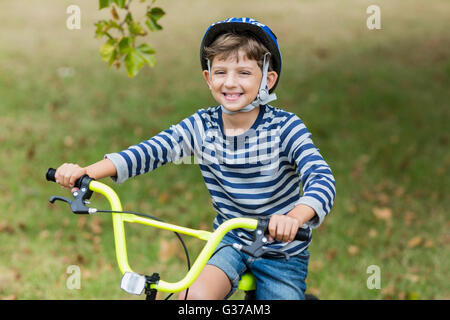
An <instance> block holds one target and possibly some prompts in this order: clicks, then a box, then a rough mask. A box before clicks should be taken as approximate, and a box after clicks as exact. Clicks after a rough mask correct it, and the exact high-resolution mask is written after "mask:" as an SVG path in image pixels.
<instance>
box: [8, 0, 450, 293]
mask: <svg viewBox="0 0 450 320" xmlns="http://www.w3.org/2000/svg"><path fill="white" fill-rule="evenodd" d="M157 3H158V4H159V5H160V6H162V7H163V8H164V10H165V11H166V13H167V15H166V16H165V17H164V18H162V19H161V21H160V23H161V24H162V25H163V27H164V30H162V31H161V32H158V33H154V34H151V35H150V36H149V37H148V42H150V44H151V45H152V46H153V47H154V48H155V49H156V51H157V56H156V58H157V65H156V67H155V68H153V69H149V68H146V69H144V70H143V71H142V72H141V73H140V74H139V75H138V76H137V77H136V78H134V79H130V78H128V77H127V76H126V72H125V70H124V68H121V69H120V70H115V69H108V68H107V65H106V64H105V63H104V62H103V61H102V60H101V59H100V57H99V54H98V50H99V47H100V46H101V44H102V43H103V41H101V40H97V39H95V38H94V31H95V28H94V25H93V24H94V22H95V21H97V20H99V19H100V18H101V17H104V16H105V15H106V16H107V15H108V14H107V12H99V11H98V9H97V1H88V0H83V1H81V0H77V1H56V0H53V1H52V0H43V1H39V3H33V4H29V3H28V2H27V1H24V0H22V1H9V2H6V3H3V4H2V10H0V21H2V22H1V25H2V36H1V41H0V150H1V153H0V177H1V182H0V208H1V211H2V212H1V214H0V298H2V299H134V298H135V297H134V296H129V295H127V294H126V293H124V292H123V291H121V290H120V288H119V286H120V279H121V276H120V273H119V270H118V268H117V266H116V262H115V253H114V246H113V236H112V224H111V217H110V216H108V215H107V214H106V215H102V214H99V215H98V216H93V217H84V216H83V217H80V216H75V215H73V214H71V212H70V211H69V210H68V207H67V206H65V205H63V204H62V203H57V204H55V205H50V204H49V203H48V198H49V197H50V196H51V195H55V194H58V195H63V196H69V195H70V194H69V193H68V192H67V191H66V190H63V189H61V188H60V187H59V186H58V185H56V184H52V183H48V182H46V181H45V178H44V175H45V172H46V170H47V168H48V167H57V166H59V165H60V164H62V163H63V162H74V163H79V164H80V165H88V164H90V163H93V162H95V161H98V160H100V159H102V158H103V155H104V154H105V153H109V152H114V151H120V150H122V149H125V148H127V147H128V146H130V145H132V144H135V143H138V142H140V141H142V140H145V139H148V138H149V137H151V136H152V135H154V134H156V133H158V132H159V131H161V130H163V129H166V128H167V127H168V126H170V125H171V124H175V123H177V122H179V121H180V120H182V119H183V118H185V117H187V116H189V115H191V114H192V113H194V112H195V111H196V110H197V109H199V108H206V107H209V106H211V105H214V104H215V101H214V100H213V99H212V97H211V96H210V93H209V90H208V89H207V87H206V85H205V84H204V82H203V79H202V77H201V70H200V65H199V58H198V50H199V45H200V41H201V37H202V36H203V32H204V31H205V29H206V27H207V26H209V24H211V23H212V22H214V21H217V20H221V19H223V18H226V17H229V16H238V17H240V16H252V17H255V18H256V19H258V20H260V21H261V22H263V23H266V24H267V25H269V26H270V27H271V28H272V30H274V32H275V33H276V34H277V36H278V40H279V43H280V46H281V48H282V53H283V63H284V66H283V73H282V76H281V81H280V84H279V86H278V88H277V95H278V97H279V98H278V100H277V101H275V102H274V103H273V105H274V106H277V107H281V108H283V109H285V110H288V111H291V112H295V113H296V114H298V115H299V116H300V117H301V118H302V120H303V121H304V122H305V124H306V125H307V127H308V129H309V130H310V131H311V132H312V135H313V136H312V137H313V140H314V142H315V144H316V145H317V146H318V147H319V148H320V151H321V153H322V155H323V156H324V158H325V159H326V160H327V162H328V163H329V164H330V166H331V168H332V170H333V173H334V176H335V178H336V183H337V197H336V202H335V205H334V208H333V210H332V212H331V213H330V214H329V216H328V217H327V218H326V220H325V222H324V223H323V225H322V226H321V227H320V228H319V229H317V230H315V231H314V234H313V242H312V244H311V247H310V252H311V259H310V267H309V275H308V280H307V284H308V291H309V292H311V293H314V294H316V295H318V296H319V297H320V298H321V299H449V298H450V282H449V280H448V276H445V274H447V273H446V272H448V270H449V269H450V256H449V252H450V250H449V249H450V246H449V244H450V234H449V227H450V223H449V211H448V206H449V197H448V195H449V191H450V188H449V185H450V184H449V182H448V175H449V165H450V153H449V138H450V136H449V131H448V123H449V120H450V90H449V88H450V34H449V32H448V30H449V29H450V20H449V19H448V17H449V16H450V3H448V1H446V0H434V1H432V2H431V1H430V2H423V1H419V0H408V1H387V0H380V1H378V2H377V4H378V5H379V6H380V8H381V19H382V20H381V21H382V29H381V30H369V29H367V27H366V19H367V17H368V14H366V8H367V7H368V6H369V5H371V4H373V3H372V2H371V1H356V0H352V1H350V0H345V1H331V0H319V1H309V0H305V1H294V0H286V1H283V5H281V4H279V3H276V2H269V1H264V2H263V3H264V5H261V3H262V2H261V1H256V0H255V1H246V2H243V1H235V0H231V1H226V2H222V1H214V2H213V1H206V0H202V1H182V2H181V1H175V0H170V1H169V0H168V1H158V2H157ZM70 4H78V5H79V6H80V8H81V13H82V21H81V27H82V28H81V30H72V31H71V30H68V29H67V28H66V19H67V17H68V14H66V8H67V6H69V5H70ZM206 13H207V14H206ZM445 128H447V129H445ZM104 182H105V183H107V184H109V185H111V186H113V187H114V188H115V190H116V191H117V192H118V194H119V195H120V197H121V199H122V203H123V205H124V208H125V209H128V210H135V211H141V212H147V213H150V214H152V215H156V216H158V217H161V218H163V219H165V220H167V221H169V222H172V223H175V224H179V225H183V226H188V227H192V228H199V229H205V230H211V228H212V221H213V219H214V216H215V214H214V211H213V208H212V205H211V202H210V199H209V196H208V193H207V190H206V188H205V186H204V183H203V180H202V177H201V174H200V170H199V168H198V167H197V166H195V165H174V164H172V165H167V166H164V167H162V168H159V169H158V170H156V171H154V172H152V173H149V174H147V175H144V176H139V177H136V178H135V179H133V180H130V181H127V182H126V183H124V184H123V185H120V186H115V185H114V184H113V183H112V181H110V180H105V181H104ZM92 203H93V205H95V206H96V207H98V208H106V207H107V203H106V202H105V200H104V199H102V198H100V197H99V196H95V197H94V198H93V199H92ZM446 208H447V209H446ZM127 234H128V244H129V260H130V264H131V266H132V267H133V268H134V269H135V270H136V271H139V272H142V273H147V274H151V273H153V272H159V273H160V274H161V277H162V278H163V279H166V280H167V281H177V280H179V279H180V278H181V277H182V276H183V275H184V272H185V270H186V266H185V261H184V258H183V251H182V248H181V246H180V245H179V244H178V242H177V240H176V238H175V237H174V236H173V235H172V234H171V233H167V232H164V231H155V230H152V229H150V228H147V227H143V226H135V225H130V226H127ZM185 239H186V240H187V243H188V246H189V248H190V253H191V258H194V257H195V255H196V253H198V251H199V250H200V248H201V246H202V244H203V242H201V241H200V240H195V239H190V238H186V237H185ZM71 265H77V266H79V267H80V270H81V288H80V289H79V290H70V289H68V288H67V285H66V282H67V280H68V279H69V277H70V274H69V273H67V268H68V267H69V266H71ZM371 265H375V266H378V267H379V268H380V271H381V288H380V289H368V287H367V279H368V278H369V277H370V275H371V274H369V273H367V268H368V267H369V266H371ZM163 297H164V295H163ZM233 298H236V299H237V298H242V294H241V293H238V294H236V295H235V296H234V297H233Z"/></svg>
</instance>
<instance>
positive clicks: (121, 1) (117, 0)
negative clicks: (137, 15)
mask: <svg viewBox="0 0 450 320" xmlns="http://www.w3.org/2000/svg"><path fill="white" fill-rule="evenodd" d="M113 1H114V3H115V4H117V6H118V7H119V8H123V7H125V4H126V2H127V1H126V0H113Z"/></svg>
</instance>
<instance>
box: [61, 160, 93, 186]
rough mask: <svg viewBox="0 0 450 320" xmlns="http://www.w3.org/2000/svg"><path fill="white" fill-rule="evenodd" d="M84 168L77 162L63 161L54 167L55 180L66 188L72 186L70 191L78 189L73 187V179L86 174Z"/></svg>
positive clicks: (75, 179)
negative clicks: (57, 166) (56, 167)
mask: <svg viewBox="0 0 450 320" xmlns="http://www.w3.org/2000/svg"><path fill="white" fill-rule="evenodd" d="M86 171H87V170H86V168H82V167H80V166H79V165H77V164H73V163H64V164H63V165H61V166H60V167H59V168H58V169H56V173H55V180H56V182H57V183H59V184H60V185H61V186H62V187H64V188H66V189H70V188H72V190H71V191H72V192H74V191H76V190H78V189H77V188H74V185H75V181H77V179H79V178H81V177H82V176H83V175H85V174H86Z"/></svg>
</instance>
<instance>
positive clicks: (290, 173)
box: [55, 18, 335, 299]
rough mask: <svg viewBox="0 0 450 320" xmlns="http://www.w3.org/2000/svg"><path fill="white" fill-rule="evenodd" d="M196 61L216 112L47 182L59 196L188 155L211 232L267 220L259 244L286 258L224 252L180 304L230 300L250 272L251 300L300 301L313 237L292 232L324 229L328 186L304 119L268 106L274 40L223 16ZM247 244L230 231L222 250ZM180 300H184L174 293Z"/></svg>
mask: <svg viewBox="0 0 450 320" xmlns="http://www.w3.org/2000/svg"><path fill="white" fill-rule="evenodd" d="M200 58H201V65H202V69H203V77H204V79H205V81H206V83H207V85H208V87H209V89H210V90H211V93H212V95H213V97H214V98H215V100H216V101H217V102H218V103H219V104H220V105H219V106H217V107H211V108H208V109H206V110H205V109H200V110H199V111H197V112H196V113H195V114H194V115H192V116H190V117H188V118H187V119H184V120H183V121H181V122H180V123H179V124H177V125H175V126H171V127H170V128H169V129H167V130H164V131H162V132H161V133H159V134H158V135H156V136H154V137H153V138H151V139H149V140H147V141H144V142H142V143H140V144H138V145H135V146H131V147H130V148H128V149H127V150H124V151H122V152H119V153H111V154H107V155H105V159H104V160H102V161H99V162H97V163H95V164H93V165H91V166H88V167H86V168H81V167H80V166H78V165H74V164H64V165H62V166H61V167H59V168H58V170H57V171H56V174H55V178H56V180H57V182H58V183H60V184H61V185H62V186H64V187H67V188H70V187H73V184H74V182H75V180H76V179H78V178H79V177H81V176H82V175H83V174H88V175H89V176H91V177H92V178H94V179H100V178H103V177H108V176H110V177H112V179H113V180H114V181H115V182H117V183H122V182H124V181H125V180H126V179H128V178H130V177H133V176H136V175H139V174H143V173H146V172H149V171H151V170H153V169H156V168H157V167H159V166H161V165H163V164H166V163H168V162H177V161H180V160H181V159H182V158H185V157H186V156H187V157H190V156H192V155H193V156H194V157H195V159H196V161H198V163H199V165H200V169H201V171H202V175H203V178H204V180H205V183H206V186H207V188H208V190H209V193H210V195H211V198H212V202H213V206H214V208H215V210H216V211H217V216H216V218H215V220H214V227H215V228H217V226H218V225H220V224H221V223H223V222H224V221H225V220H227V219H231V218H234V217H258V216H270V221H269V227H268V232H269V236H268V238H269V243H268V245H267V246H268V247H270V248H273V249H279V250H282V251H284V252H286V253H287V254H289V255H290V257H291V259H289V261H287V262H286V261H285V260H284V259H282V258H275V257H262V258H258V259H254V258H252V257H249V256H248V255H246V254H243V253H241V252H239V251H237V250H236V249H234V248H233V247H231V246H227V247H224V248H223V250H219V251H218V252H217V253H216V254H215V255H214V256H213V257H212V258H211V259H210V261H209V262H208V264H207V265H206V266H205V268H204V269H203V271H202V273H201V274H200V276H199V277H198V278H197V279H196V280H195V281H194V283H193V284H192V286H191V287H190V288H189V293H188V297H187V298H188V299H224V298H228V297H229V296H231V295H232V294H233V293H234V291H235V290H236V289H237V283H238V281H239V278H240V276H241V275H242V274H243V273H244V272H245V271H246V270H248V269H249V270H250V271H251V272H252V273H253V274H254V275H255V277H256V279H257V289H256V298H257V299H304V297H305V290H306V284H305V279H306V275H307V266H308V260H309V253H308V251H307V247H308V246H309V244H310V242H311V238H310V239H309V240H308V241H303V242H302V241H296V240H295V241H293V240H294V237H295V234H296V233H297V230H298V229H299V228H300V227H304V228H307V229H310V228H317V227H318V226H319V225H320V224H321V223H322V221H323V219H324V217H325V216H326V215H327V214H328V213H329V211H330V210H331V207H332V205H333V201H334V197H335V183H334V178H333V175H332V173H331V170H330V168H329V166H328V165H327V163H326V162H325V161H324V160H323V158H322V156H321V155H320V153H319V151H318V149H317V148H316V147H315V146H314V144H313V142H312V140H311V139H310V133H309V132H308V130H307V129H306V127H305V125H304V124H303V123H302V121H301V120H300V119H299V118H298V117H297V116H296V115H295V114H292V113H289V112H286V111H283V110H281V109H278V108H275V107H272V106H270V105H268V103H269V102H270V101H273V100H275V99H276V96H275V94H274V93H272V92H273V90H274V89H275V87H276V85H277V83H278V80H279V78H280V73H281V53H280V51H279V47H278V43H277V39H276V37H275V35H274V34H273V33H272V31H271V30H270V29H269V28H268V27H267V26H265V25H263V24H261V23H259V22H257V21H255V20H253V19H249V18H240V19H236V18H230V19H228V20H225V21H220V22H217V23H215V24H213V25H211V26H210V27H209V28H208V29H207V31H206V33H205V35H204V37H203V40H202V44H201V50H200ZM300 182H301V183H302V186H303V195H302V196H301V195H300V189H299V185H300ZM251 239H252V235H251V234H250V233H249V232H248V231H247V230H233V231H232V232H230V233H228V234H227V235H226V236H225V237H224V239H223V240H222V242H223V244H227V243H240V244H248V243H249V241H250V240H251ZM184 297H185V293H184V292H183V293H181V294H180V295H179V298H184Z"/></svg>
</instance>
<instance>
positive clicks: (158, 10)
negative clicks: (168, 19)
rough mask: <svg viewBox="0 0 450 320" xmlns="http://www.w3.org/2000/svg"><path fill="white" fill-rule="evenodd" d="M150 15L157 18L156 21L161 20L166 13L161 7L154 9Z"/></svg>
mask: <svg viewBox="0 0 450 320" xmlns="http://www.w3.org/2000/svg"><path fill="white" fill-rule="evenodd" d="M149 14H150V15H151V16H152V17H153V18H155V19H156V20H159V19H161V18H162V17H163V16H164V15H165V14H166V13H165V12H164V10H163V9H161V8H159V7H155V8H152V9H151V10H150V12H149Z"/></svg>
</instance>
